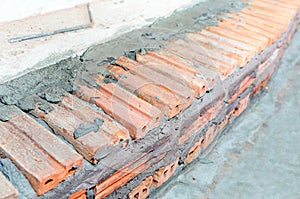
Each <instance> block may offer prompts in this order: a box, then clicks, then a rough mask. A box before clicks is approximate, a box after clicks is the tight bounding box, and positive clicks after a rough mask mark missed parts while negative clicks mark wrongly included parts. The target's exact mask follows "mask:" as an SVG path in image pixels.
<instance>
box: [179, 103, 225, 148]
mask: <svg viewBox="0 0 300 199" xmlns="http://www.w3.org/2000/svg"><path fill="white" fill-rule="evenodd" d="M222 103H223V102H222V101H220V102H218V103H217V104H216V105H215V106H213V107H211V108H210V109H208V110H207V111H206V112H205V113H204V114H203V115H201V116H200V117H198V119H197V120H195V121H194V122H193V123H192V124H191V125H190V126H189V128H188V129H187V130H185V132H184V133H183V135H182V136H181V137H180V138H179V140H178V144H179V145H182V144H184V143H185V142H186V141H187V140H188V139H189V138H190V137H191V136H192V135H193V134H194V133H195V132H196V131H197V130H199V129H201V128H202V127H204V125H205V124H207V123H208V122H209V121H210V120H211V119H213V118H214V117H215V116H216V115H217V114H218V113H219V112H220V111H221V109H222Z"/></svg>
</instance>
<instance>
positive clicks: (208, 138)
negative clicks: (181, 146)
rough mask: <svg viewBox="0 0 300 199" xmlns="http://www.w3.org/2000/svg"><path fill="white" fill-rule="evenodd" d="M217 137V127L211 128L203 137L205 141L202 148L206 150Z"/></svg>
mask: <svg viewBox="0 0 300 199" xmlns="http://www.w3.org/2000/svg"><path fill="white" fill-rule="evenodd" d="M216 135H217V131H216V125H212V126H210V127H209V128H208V130H207V131H206V132H205V134H204V136H203V140H202V142H201V148H202V149H206V148H207V147H208V146H209V145H210V144H211V143H212V142H213V140H214V139H215V137H216Z"/></svg>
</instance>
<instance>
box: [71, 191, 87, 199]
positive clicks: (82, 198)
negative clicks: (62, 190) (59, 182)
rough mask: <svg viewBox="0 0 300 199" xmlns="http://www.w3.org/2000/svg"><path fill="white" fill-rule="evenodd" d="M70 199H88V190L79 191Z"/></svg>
mask: <svg viewBox="0 0 300 199" xmlns="http://www.w3.org/2000/svg"><path fill="white" fill-rule="evenodd" d="M68 199H86V190H79V191H76V192H75V193H72V194H71V195H70V196H69V197H68Z"/></svg>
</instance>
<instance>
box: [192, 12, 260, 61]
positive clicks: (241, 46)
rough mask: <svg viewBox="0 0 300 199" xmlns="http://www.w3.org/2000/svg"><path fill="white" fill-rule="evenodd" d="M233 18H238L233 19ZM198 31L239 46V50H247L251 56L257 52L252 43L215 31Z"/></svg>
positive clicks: (219, 40) (235, 46) (225, 42)
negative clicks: (224, 35)
mask: <svg viewBox="0 0 300 199" xmlns="http://www.w3.org/2000/svg"><path fill="white" fill-rule="evenodd" d="M228 19H229V18H224V19H222V20H228ZM232 20H236V19H232ZM197 33H198V34H201V35H204V36H206V37H208V38H211V39H214V40H216V41H218V42H221V43H224V44H226V45H228V46H231V47H234V48H237V49H239V50H242V51H244V52H247V53H248V54H249V56H250V58H251V57H253V56H254V54H255V50H256V47H255V46H252V45H248V44H246V43H244V42H240V41H237V40H235V39H230V38H228V37H223V36H221V35H218V34H215V33H213V32H209V31H207V30H201V31H199V32H197Z"/></svg>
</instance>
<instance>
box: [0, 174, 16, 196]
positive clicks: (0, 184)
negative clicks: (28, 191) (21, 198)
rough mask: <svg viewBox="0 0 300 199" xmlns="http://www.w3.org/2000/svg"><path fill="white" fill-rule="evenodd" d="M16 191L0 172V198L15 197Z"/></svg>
mask: <svg viewBox="0 0 300 199" xmlns="http://www.w3.org/2000/svg"><path fill="white" fill-rule="evenodd" d="M17 198H18V191H17V190H16V188H15V187H14V186H13V185H12V184H11V183H10V182H9V181H8V180H7V179H6V177H5V176H4V175H3V174H2V173H1V172H0V199H17Z"/></svg>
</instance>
